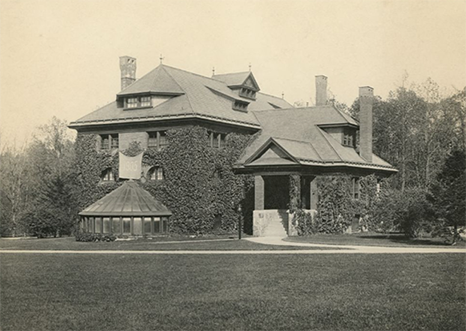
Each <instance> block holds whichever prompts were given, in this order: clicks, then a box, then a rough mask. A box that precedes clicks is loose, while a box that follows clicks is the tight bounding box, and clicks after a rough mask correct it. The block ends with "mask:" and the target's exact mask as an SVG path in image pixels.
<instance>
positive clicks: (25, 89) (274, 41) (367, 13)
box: [0, 0, 466, 145]
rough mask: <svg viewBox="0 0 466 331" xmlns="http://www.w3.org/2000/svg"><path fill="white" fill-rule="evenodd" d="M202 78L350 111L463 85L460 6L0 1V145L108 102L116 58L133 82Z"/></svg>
mask: <svg viewBox="0 0 466 331" xmlns="http://www.w3.org/2000/svg"><path fill="white" fill-rule="evenodd" d="M161 54H162V57H163V63H164V64H166V65H169V66H173V67H177V68H181V69H184V70H187V71H191V72H194V73H197V74H201V75H204V76H209V77H210V76H211V75H212V69H213V67H215V72H216V74H221V73H229V72H240V71H247V70H249V65H251V68H252V72H253V74H254V76H255V78H256V80H257V82H258V84H259V86H260V88H261V91H262V92H265V93H268V94H273V95H277V96H281V95H282V93H284V97H285V99H286V100H287V101H288V102H290V103H292V104H293V102H295V101H302V102H309V104H310V105H312V104H313V103H314V100H315V86H314V84H315V78H314V77H315V76H316V75H326V76H327V77H328V85H329V89H330V90H331V92H332V94H333V95H334V96H335V98H336V99H337V100H338V101H340V102H344V103H347V104H351V103H352V102H353V101H354V99H355V98H356V97H357V94H358V87H359V86H366V85H369V86H372V87H373V88H374V93H375V94H376V95H380V96H381V97H382V98H384V99H385V98H387V96H388V93H389V91H391V90H394V89H396V88H397V86H400V85H401V84H402V83H403V78H402V77H403V76H404V74H405V73H407V74H408V81H409V82H414V83H418V84H420V83H422V82H424V81H426V79H427V78H429V77H430V78H432V79H433V80H434V81H435V82H437V83H438V84H439V85H440V86H441V87H442V88H443V89H444V91H445V93H446V94H448V93H453V92H454V91H455V90H456V89H462V88H463V87H464V86H466V1H464V0H436V1H426V0H325V1H324V0H246V1H245V0H235V1H231V0H229V1H222V0H220V1H219V0H189V1H188V0H171V1H167V0H164V1H158V0H151V1H148V0H99V1H95V0H67V1H63V0H27V1H26V0H0V139H1V141H0V143H2V144H16V145H21V144H24V143H25V142H27V141H30V139H31V138H30V136H31V133H33V132H34V129H35V128H36V127H37V126H38V125H43V124H46V123H48V122H49V121H50V120H51V118H52V117H53V116H56V117H58V118H60V119H63V120H66V121H68V122H70V121H74V120H76V119H78V118H80V117H82V116H84V115H86V114H87V113H89V112H91V111H94V110H96V109H97V108H98V107H101V106H104V105H105V104H107V103H109V102H111V101H113V100H114V99H115V96H116V94H117V93H118V92H119V89H120V69H119V56H123V55H129V56H132V57H135V58H136V59H137V72H136V76H137V78H140V77H142V76H143V75H144V74H146V73H147V72H149V71H150V70H152V69H154V68H155V67H156V66H158V65H159V63H160V57H161Z"/></svg>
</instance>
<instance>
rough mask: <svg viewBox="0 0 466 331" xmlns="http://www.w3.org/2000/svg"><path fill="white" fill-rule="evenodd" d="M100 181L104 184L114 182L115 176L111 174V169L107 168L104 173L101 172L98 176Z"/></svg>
mask: <svg viewBox="0 0 466 331" xmlns="http://www.w3.org/2000/svg"><path fill="white" fill-rule="evenodd" d="M100 181H101V182H105V183H110V182H114V181H115V174H114V173H113V169H112V168H107V169H105V170H104V171H102V174H101V175H100Z"/></svg>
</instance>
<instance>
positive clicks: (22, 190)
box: [0, 145, 32, 236]
mask: <svg viewBox="0 0 466 331" xmlns="http://www.w3.org/2000/svg"><path fill="white" fill-rule="evenodd" d="M29 178H30V176H29V173H28V172H27V158H26V156H25V145H23V147H22V148H20V149H19V150H17V149H15V148H14V147H12V146H4V147H3V150H2V151H1V153H0V198H1V199H0V222H1V224H2V227H1V230H2V234H3V235H5V234H8V235H13V236H16V235H18V234H20V233H21V234H26V232H27V226H26V224H24V223H23V222H22V220H23V216H24V214H25V211H26V209H27V206H28V203H29V201H30V199H31V196H32V195H31V190H30V186H29V184H28V181H29Z"/></svg>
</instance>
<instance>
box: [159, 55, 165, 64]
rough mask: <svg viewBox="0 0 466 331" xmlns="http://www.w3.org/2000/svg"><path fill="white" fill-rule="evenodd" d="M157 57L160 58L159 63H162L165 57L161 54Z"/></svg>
mask: <svg viewBox="0 0 466 331" xmlns="http://www.w3.org/2000/svg"><path fill="white" fill-rule="evenodd" d="M159 59H160V64H162V63H163V59H165V58H164V57H162V54H160V58H159Z"/></svg>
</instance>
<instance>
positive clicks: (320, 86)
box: [316, 75, 327, 106]
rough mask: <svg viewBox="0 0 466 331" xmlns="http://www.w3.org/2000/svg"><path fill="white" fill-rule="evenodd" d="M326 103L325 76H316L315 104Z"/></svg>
mask: <svg viewBox="0 0 466 331" xmlns="http://www.w3.org/2000/svg"><path fill="white" fill-rule="evenodd" d="M326 104H327V76H324V75H318V76H316V106H325V105H326Z"/></svg>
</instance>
